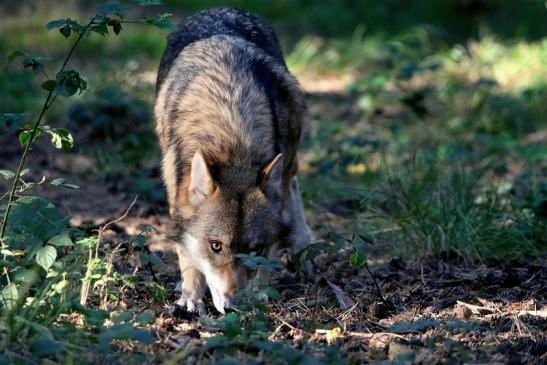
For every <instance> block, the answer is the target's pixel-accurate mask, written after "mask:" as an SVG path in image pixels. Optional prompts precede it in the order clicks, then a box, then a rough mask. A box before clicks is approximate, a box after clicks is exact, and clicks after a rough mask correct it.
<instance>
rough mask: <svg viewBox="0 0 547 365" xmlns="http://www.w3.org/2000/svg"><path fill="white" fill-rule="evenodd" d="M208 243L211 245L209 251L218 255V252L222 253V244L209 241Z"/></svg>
mask: <svg viewBox="0 0 547 365" xmlns="http://www.w3.org/2000/svg"><path fill="white" fill-rule="evenodd" d="M209 243H210V244H211V250H213V252H215V253H219V252H220V251H222V242H220V241H216V240H211V241H209Z"/></svg>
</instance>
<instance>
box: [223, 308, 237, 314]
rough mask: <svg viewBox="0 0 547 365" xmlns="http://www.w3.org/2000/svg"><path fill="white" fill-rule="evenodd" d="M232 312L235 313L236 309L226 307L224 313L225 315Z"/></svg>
mask: <svg viewBox="0 0 547 365" xmlns="http://www.w3.org/2000/svg"><path fill="white" fill-rule="evenodd" d="M232 312H235V309H234V308H232V307H224V313H225V314H228V313H232Z"/></svg>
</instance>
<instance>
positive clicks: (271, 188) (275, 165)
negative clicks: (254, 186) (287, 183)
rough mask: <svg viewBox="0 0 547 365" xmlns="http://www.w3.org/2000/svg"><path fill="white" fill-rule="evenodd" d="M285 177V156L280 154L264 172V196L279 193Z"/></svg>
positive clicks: (262, 181)
mask: <svg viewBox="0 0 547 365" xmlns="http://www.w3.org/2000/svg"><path fill="white" fill-rule="evenodd" d="M282 177H283V155H282V154H279V155H277V156H275V158H274V159H273V160H272V161H271V162H270V163H269V164H268V165H267V166H266V167H265V168H264V170H262V179H261V181H260V189H261V190H262V192H264V194H266V195H269V194H271V193H279V192H280V191H281V183H282Z"/></svg>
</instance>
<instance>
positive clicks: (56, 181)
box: [50, 177, 65, 186]
mask: <svg viewBox="0 0 547 365" xmlns="http://www.w3.org/2000/svg"><path fill="white" fill-rule="evenodd" d="M64 182H65V179H63V178H62V177H58V178H56V179H53V180H51V182H50V184H51V185H55V186H59V185H61V184H62V183H64Z"/></svg>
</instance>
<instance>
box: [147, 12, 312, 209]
mask: <svg viewBox="0 0 547 365" xmlns="http://www.w3.org/2000/svg"><path fill="white" fill-rule="evenodd" d="M304 112H305V104H304V99H303V94H302V92H301V90H300V88H299V85H298V82H297V81H296V79H295V78H294V77H293V76H292V75H291V74H290V73H289V72H288V70H287V67H286V65H285V62H284V61H283V54H282V52H281V48H280V46H279V42H278V39H277V37H276V35H275V33H274V31H273V29H272V28H271V27H270V26H269V25H268V24H267V23H265V22H264V21H263V20H262V19H260V18H259V17H258V16H256V15H254V14H251V13H249V12H247V11H244V10H241V9H234V8H220V9H209V10H205V11H202V12H199V13H197V14H195V15H193V16H191V17H189V18H187V19H186V20H185V21H184V22H183V23H182V24H181V25H179V28H178V30H177V31H175V32H173V33H172V34H171V35H170V36H169V37H168V42H167V48H166V50H165V53H164V55H163V57H162V60H161V62H160V68H159V72H158V78H157V100H156V106H155V115H156V121H157V127H156V128H157V133H158V136H159V140H160V145H161V148H162V151H163V154H164V161H163V175H164V180H165V185H166V188H167V194H168V200H169V205H170V213H171V215H172V216H173V215H177V214H178V212H176V211H175V208H174V207H177V206H180V205H183V204H184V200H185V197H184V196H183V195H184V193H183V192H184V186H183V185H184V180H185V179H184V176H185V175H186V174H188V170H189V165H190V161H191V159H192V156H193V154H194V153H195V151H196V150H197V149H200V150H201V152H202V153H203V155H204V157H205V160H206V161H207V163H208V165H209V166H210V168H211V173H212V174H213V176H214V178H215V179H219V180H222V179H223V177H226V178H229V176H231V174H230V173H229V172H227V171H228V170H230V169H231V168H232V169H233V168H234V166H235V167H237V166H245V167H250V168H251V170H252V171H250V173H249V174H241V173H240V174H239V175H238V177H237V180H238V181H235V182H234V181H232V182H228V183H237V184H242V185H245V184H250V183H254V181H244V180H246V176H247V177H248V178H249V179H253V178H254V177H256V174H255V170H256V172H258V171H260V170H261V169H262V168H264V166H265V164H266V163H268V162H269V161H271V160H272V159H273V158H274V157H275V156H276V155H278V154H280V153H281V154H283V157H284V160H283V163H284V172H283V177H284V183H283V186H284V188H285V189H288V188H289V185H290V180H291V178H292V177H293V176H294V175H295V174H296V171H297V163H296V149H297V145H298V142H299V139H300V135H301V131H302V118H303V114H304Z"/></svg>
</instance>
